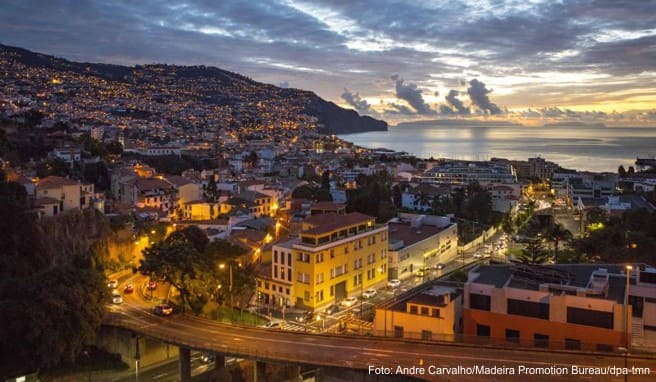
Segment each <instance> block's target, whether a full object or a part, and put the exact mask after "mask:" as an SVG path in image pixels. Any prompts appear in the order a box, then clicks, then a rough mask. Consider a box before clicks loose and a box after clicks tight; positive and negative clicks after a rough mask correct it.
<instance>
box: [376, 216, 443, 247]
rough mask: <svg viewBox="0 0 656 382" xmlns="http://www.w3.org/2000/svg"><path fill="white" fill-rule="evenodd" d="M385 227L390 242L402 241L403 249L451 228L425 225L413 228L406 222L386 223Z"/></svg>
mask: <svg viewBox="0 0 656 382" xmlns="http://www.w3.org/2000/svg"><path fill="white" fill-rule="evenodd" d="M387 226H388V231H389V237H390V242H394V241H397V240H402V241H403V247H408V246H410V245H413V244H415V243H418V242H420V241H422V240H426V239H428V238H429V237H431V236H434V235H437V234H438V233H440V232H442V231H444V230H445V229H446V228H448V227H451V224H449V225H448V226H446V227H436V226H434V225H427V224H422V225H420V226H415V227H413V226H412V225H411V223H410V222H407V223H388V225H387Z"/></svg>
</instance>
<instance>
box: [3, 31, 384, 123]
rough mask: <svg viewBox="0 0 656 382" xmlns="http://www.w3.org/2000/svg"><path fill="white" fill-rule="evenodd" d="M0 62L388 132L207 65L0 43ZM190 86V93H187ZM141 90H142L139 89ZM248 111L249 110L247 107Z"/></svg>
mask: <svg viewBox="0 0 656 382" xmlns="http://www.w3.org/2000/svg"><path fill="white" fill-rule="evenodd" d="M0 58H3V59H7V60H10V61H12V62H14V63H18V64H20V65H22V66H24V67H26V68H30V69H35V70H38V69H47V70H49V71H51V72H55V73H56V72H60V73H61V76H65V75H66V74H71V73H73V74H76V75H78V76H85V77H88V78H97V79H100V80H104V81H107V82H109V83H117V84H126V85H129V86H131V87H140V88H144V89H150V90H151V91H152V89H153V88H154V89H157V88H159V89H166V92H163V93H165V94H163V95H162V96H161V97H159V98H158V99H157V100H158V101H160V102H162V103H175V102H176V101H177V102H180V103H183V102H186V101H187V100H188V99H189V98H192V99H193V100H194V101H197V102H201V103H205V104H210V105H220V106H226V107H229V108H231V109H232V110H233V115H234V116H235V117H236V118H239V117H240V116H241V115H242V114H245V115H247V117H245V119H246V120H248V121H251V120H253V119H257V115H253V113H252V111H251V110H248V111H246V112H245V113H241V111H242V109H244V107H245V105H248V106H252V105H257V107H261V105H262V104H264V105H267V104H274V103H275V104H276V106H277V107H279V106H280V102H285V103H287V104H289V105H290V106H291V107H290V108H289V110H290V112H298V113H302V114H307V115H310V116H313V117H316V118H317V119H318V123H319V126H320V129H319V131H320V132H322V133H325V134H345V133H357V132H364V131H376V130H387V123H386V122H384V121H380V120H376V119H373V118H371V117H366V116H360V115H358V114H357V113H356V112H355V111H353V110H347V109H344V108H341V107H339V106H337V105H336V104H334V103H332V102H329V101H326V100H324V99H322V98H320V97H319V96H317V95H316V94H314V93H313V92H309V91H304V90H299V89H283V88H279V87H276V86H273V85H268V84H263V83H259V82H256V81H253V80H252V79H250V78H248V77H245V76H242V75H240V74H237V73H233V72H229V71H226V70H222V69H220V68H216V67H210V66H179V65H164V64H153V65H136V66H132V67H129V66H121V65H113V64H101V63H80V62H73V61H69V60H66V59H62V58H58V57H54V56H49V55H44V54H40V53H35V52H31V51H29V50H26V49H22V48H16V47H9V46H5V45H1V44H0ZM192 88H193V89H192ZM139 90H141V89H139ZM251 109H252V108H251Z"/></svg>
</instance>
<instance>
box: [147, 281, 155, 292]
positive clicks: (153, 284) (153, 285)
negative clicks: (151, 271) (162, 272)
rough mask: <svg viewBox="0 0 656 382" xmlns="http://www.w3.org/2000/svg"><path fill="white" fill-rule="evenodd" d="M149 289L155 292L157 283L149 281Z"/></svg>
mask: <svg viewBox="0 0 656 382" xmlns="http://www.w3.org/2000/svg"><path fill="white" fill-rule="evenodd" d="M148 289H149V290H155V289H157V281H149V282H148Z"/></svg>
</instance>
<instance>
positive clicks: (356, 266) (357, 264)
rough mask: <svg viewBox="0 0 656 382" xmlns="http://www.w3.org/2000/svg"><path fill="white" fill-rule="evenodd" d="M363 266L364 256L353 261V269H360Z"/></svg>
mask: <svg viewBox="0 0 656 382" xmlns="http://www.w3.org/2000/svg"><path fill="white" fill-rule="evenodd" d="M360 268H362V258H359V259H356V260H355V261H354V262H353V269H360Z"/></svg>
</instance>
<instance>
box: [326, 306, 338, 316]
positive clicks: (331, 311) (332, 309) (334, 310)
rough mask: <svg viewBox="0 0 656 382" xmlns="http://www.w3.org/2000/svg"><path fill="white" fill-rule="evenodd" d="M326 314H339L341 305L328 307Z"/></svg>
mask: <svg viewBox="0 0 656 382" xmlns="http://www.w3.org/2000/svg"><path fill="white" fill-rule="evenodd" d="M324 312H326V314H335V313H337V312H339V305H337V304H332V305H331V306H329V307H327V308H326V310H325V311H324Z"/></svg>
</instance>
